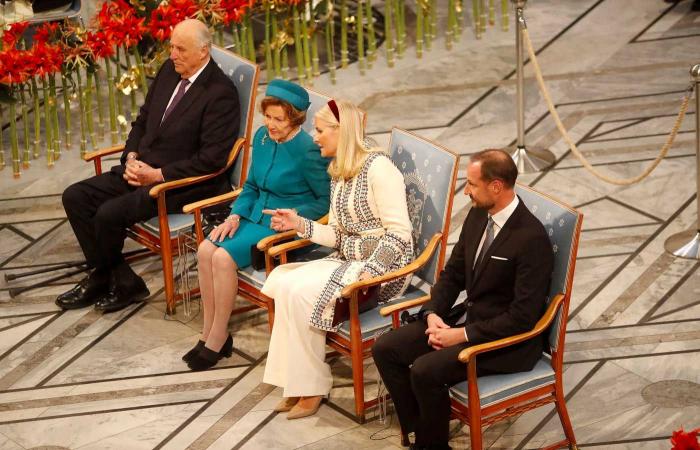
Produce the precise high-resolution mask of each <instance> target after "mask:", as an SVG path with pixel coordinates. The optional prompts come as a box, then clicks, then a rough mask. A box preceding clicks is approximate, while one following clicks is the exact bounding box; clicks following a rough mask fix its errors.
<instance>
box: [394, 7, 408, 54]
mask: <svg viewBox="0 0 700 450" xmlns="http://www.w3.org/2000/svg"><path fill="white" fill-rule="evenodd" d="M396 49H397V54H398V56H399V58H403V54H404V52H405V51H406V3H405V2H404V0H396Z"/></svg>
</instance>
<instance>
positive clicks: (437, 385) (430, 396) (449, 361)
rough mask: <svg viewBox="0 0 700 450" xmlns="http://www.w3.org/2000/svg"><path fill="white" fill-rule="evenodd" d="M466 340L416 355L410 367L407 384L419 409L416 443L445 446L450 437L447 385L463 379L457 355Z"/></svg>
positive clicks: (464, 375)
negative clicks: (408, 382)
mask: <svg viewBox="0 0 700 450" xmlns="http://www.w3.org/2000/svg"><path fill="white" fill-rule="evenodd" d="M466 347H468V344H466V343H464V344H459V345H453V346H452V347H448V348H444V349H441V350H437V351H432V352H430V353H426V354H425V355H423V356H420V357H418V358H417V359H416V360H415V362H414V363H413V366H412V367H411V375H410V379H411V381H410V382H411V387H412V391H413V394H414V395H415V399H416V402H417V403H418V409H419V411H420V415H419V419H418V423H417V426H416V445H418V446H426V447H429V448H447V447H448V441H449V439H450V432H449V431H450V393H449V390H450V386H453V385H455V384H457V383H459V382H461V381H464V380H466V379H467V366H466V365H465V364H463V363H461V362H460V361H459V360H458V359H457V356H458V355H459V353H460V352H461V351H462V350H463V349H465V348H466Z"/></svg>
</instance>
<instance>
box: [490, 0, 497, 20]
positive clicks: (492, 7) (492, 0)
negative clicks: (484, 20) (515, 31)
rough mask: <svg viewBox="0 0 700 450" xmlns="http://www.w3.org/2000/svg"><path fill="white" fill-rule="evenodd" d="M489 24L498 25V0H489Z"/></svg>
mask: <svg viewBox="0 0 700 450" xmlns="http://www.w3.org/2000/svg"><path fill="white" fill-rule="evenodd" d="M489 25H491V26H494V25H496V0H489Z"/></svg>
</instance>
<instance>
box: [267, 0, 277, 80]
mask: <svg viewBox="0 0 700 450" xmlns="http://www.w3.org/2000/svg"><path fill="white" fill-rule="evenodd" d="M270 20H271V17H270V1H269V0H268V1H266V2H265V74H266V75H265V77H266V79H267V82H268V83H269V82H270V80H272V79H273V78H274V77H275V68H274V67H273V62H272V48H271V42H270V41H271V33H272V24H271V23H270Z"/></svg>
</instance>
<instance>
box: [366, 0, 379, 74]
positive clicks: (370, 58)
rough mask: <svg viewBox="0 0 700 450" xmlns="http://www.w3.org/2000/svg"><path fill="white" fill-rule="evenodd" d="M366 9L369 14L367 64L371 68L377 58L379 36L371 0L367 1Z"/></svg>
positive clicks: (367, 14)
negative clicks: (375, 28) (375, 31)
mask: <svg viewBox="0 0 700 450" xmlns="http://www.w3.org/2000/svg"><path fill="white" fill-rule="evenodd" d="M365 9H366V11H365V16H367V19H366V20H367V66H368V67H369V68H370V69H371V68H372V63H373V62H374V60H375V59H376V58H377V37H376V35H375V33H374V16H373V15H372V2H371V1H370V0H366V1H365Z"/></svg>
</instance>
